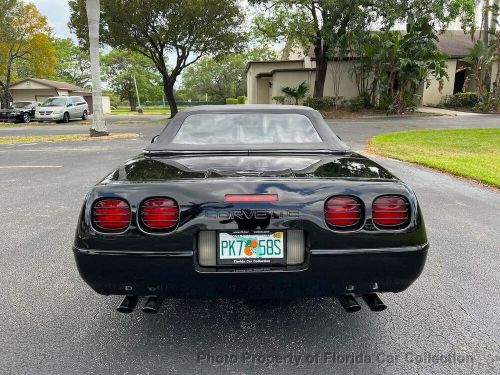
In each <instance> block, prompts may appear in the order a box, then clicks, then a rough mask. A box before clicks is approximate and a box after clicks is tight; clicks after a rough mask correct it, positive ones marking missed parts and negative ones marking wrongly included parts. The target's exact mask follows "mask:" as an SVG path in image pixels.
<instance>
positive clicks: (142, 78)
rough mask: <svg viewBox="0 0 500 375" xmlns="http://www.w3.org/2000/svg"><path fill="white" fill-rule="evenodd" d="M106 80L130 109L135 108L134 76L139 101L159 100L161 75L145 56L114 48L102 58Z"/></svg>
mask: <svg viewBox="0 0 500 375" xmlns="http://www.w3.org/2000/svg"><path fill="white" fill-rule="evenodd" d="M102 64H103V72H104V77H105V78H106V81H107V82H108V84H109V85H110V87H111V89H112V90H113V92H114V93H116V94H118V95H119V96H120V98H121V99H122V100H127V101H128V102H129V104H130V110H131V111H136V110H137V102H138V101H137V95H136V91H135V84H134V78H135V81H136V82H137V87H138V90H139V93H140V95H141V101H148V100H157V101H161V100H162V97H163V90H162V89H161V76H160V74H159V73H158V71H157V70H156V67H155V66H154V64H153V63H152V62H151V60H150V59H148V58H147V57H145V56H143V55H141V54H139V53H137V52H133V51H129V50H119V49H114V50H112V51H110V52H109V53H108V54H106V55H104V56H103V58H102Z"/></svg>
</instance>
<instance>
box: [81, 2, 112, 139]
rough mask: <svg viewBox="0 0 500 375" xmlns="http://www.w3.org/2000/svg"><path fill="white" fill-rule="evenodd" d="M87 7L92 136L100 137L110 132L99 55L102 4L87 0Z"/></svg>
mask: <svg viewBox="0 0 500 375" xmlns="http://www.w3.org/2000/svg"><path fill="white" fill-rule="evenodd" d="M86 8H87V12H86V13H87V27H88V28H87V30H88V40H89V50H90V64H91V73H92V107H93V110H94V115H93V121H92V127H91V128H90V136H91V137H100V136H105V135H108V134H109V133H108V129H107V127H106V121H105V120H104V111H103V108H102V89H101V61H100V56H99V25H100V22H99V21H100V15H101V5H100V3H99V0H86Z"/></svg>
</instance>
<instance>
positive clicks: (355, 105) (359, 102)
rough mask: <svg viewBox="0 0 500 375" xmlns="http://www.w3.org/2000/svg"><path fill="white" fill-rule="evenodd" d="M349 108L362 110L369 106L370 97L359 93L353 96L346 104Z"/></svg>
mask: <svg viewBox="0 0 500 375" xmlns="http://www.w3.org/2000/svg"><path fill="white" fill-rule="evenodd" d="M347 106H348V107H349V109H350V110H351V111H353V112H357V111H360V110H362V109H363V108H369V107H371V101H370V97H369V96H368V95H359V96H356V97H355V98H353V99H351V100H349V103H348V105H347Z"/></svg>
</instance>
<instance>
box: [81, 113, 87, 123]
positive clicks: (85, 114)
mask: <svg viewBox="0 0 500 375" xmlns="http://www.w3.org/2000/svg"><path fill="white" fill-rule="evenodd" d="M87 116H88V113H87V111H83V116H82V120H83V121H85V120H86V119H87Z"/></svg>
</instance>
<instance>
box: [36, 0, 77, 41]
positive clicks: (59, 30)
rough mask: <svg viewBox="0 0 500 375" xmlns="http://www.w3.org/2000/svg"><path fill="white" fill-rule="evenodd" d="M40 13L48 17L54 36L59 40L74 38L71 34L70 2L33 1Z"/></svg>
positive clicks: (56, 0) (66, 0) (61, 0)
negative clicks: (69, 24)
mask: <svg viewBox="0 0 500 375" xmlns="http://www.w3.org/2000/svg"><path fill="white" fill-rule="evenodd" d="M31 1H32V2H33V3H35V5H36V6H37V7H38V9H39V10H40V12H41V13H42V14H43V15H44V16H47V18H48V19H49V24H50V26H52V28H53V29H54V34H55V35H56V36H57V37H59V38H69V37H72V35H71V33H70V32H69V28H68V22H69V6H68V0H31Z"/></svg>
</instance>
